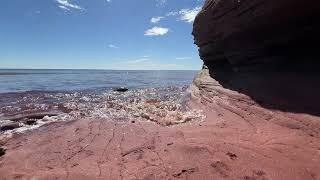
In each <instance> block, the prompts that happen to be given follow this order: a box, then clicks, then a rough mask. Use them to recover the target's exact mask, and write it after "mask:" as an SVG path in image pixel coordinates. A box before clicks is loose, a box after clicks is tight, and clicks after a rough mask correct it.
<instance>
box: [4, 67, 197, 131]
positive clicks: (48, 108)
mask: <svg viewBox="0 0 320 180" xmlns="http://www.w3.org/2000/svg"><path fill="white" fill-rule="evenodd" d="M196 73H197V71H120V70H13V69H10V70H8V69H1V70H0V125H1V126H3V125H4V124H8V123H16V122H19V123H20V126H21V128H18V131H22V130H25V129H30V128H34V127H38V126H40V125H42V124H45V123H46V122H51V121H59V120H64V121H65V120H72V119H79V118H107V119H113V120H117V121H125V120H130V119H137V118H140V119H149V120H150V119H151V118H154V119H157V118H158V119H160V118H167V117H168V116H169V115H170V116H171V115H172V114H174V113H177V115H179V117H180V116H181V114H183V115H185V114H188V115H190V116H191V117H194V118H197V114H196V113H193V112H191V111H189V110H188V109H187V108H186V107H184V102H185V101H186V99H187V98H188V97H187V95H186V93H185V92H186V89H187V87H188V85H189V84H190V83H191V82H192V80H193V78H194V77H195V75H196ZM118 87H127V88H128V89H129V91H128V92H125V93H120V92H115V91H114V89H115V88H118ZM9 131H17V129H14V130H9ZM0 132H2V133H3V132H4V130H2V131H1V130H0ZM5 132H7V130H6V131H5Z"/></svg>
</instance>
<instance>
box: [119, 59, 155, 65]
mask: <svg viewBox="0 0 320 180" xmlns="http://www.w3.org/2000/svg"><path fill="white" fill-rule="evenodd" d="M148 61H150V59H149V58H140V59H135V60H130V61H125V62H123V63H125V64H138V63H144V62H148Z"/></svg>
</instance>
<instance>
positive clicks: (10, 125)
mask: <svg viewBox="0 0 320 180" xmlns="http://www.w3.org/2000/svg"><path fill="white" fill-rule="evenodd" d="M19 127H21V126H20V124H19V123H17V122H13V123H7V124H4V125H2V126H1V127H0V130H1V131H8V130H12V129H16V128H19Z"/></svg>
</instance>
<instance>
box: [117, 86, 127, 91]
mask: <svg viewBox="0 0 320 180" xmlns="http://www.w3.org/2000/svg"><path fill="white" fill-rule="evenodd" d="M115 91H117V92H127V91H129V89H128V88H125V87H119V88H117V89H115Z"/></svg>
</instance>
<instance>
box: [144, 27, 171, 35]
mask: <svg viewBox="0 0 320 180" xmlns="http://www.w3.org/2000/svg"><path fill="white" fill-rule="evenodd" d="M168 32H169V29H168V28H163V27H157V26H155V27H153V28H151V29H148V30H146V31H145V32H144V35H145V36H163V35H165V34H167V33H168Z"/></svg>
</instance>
